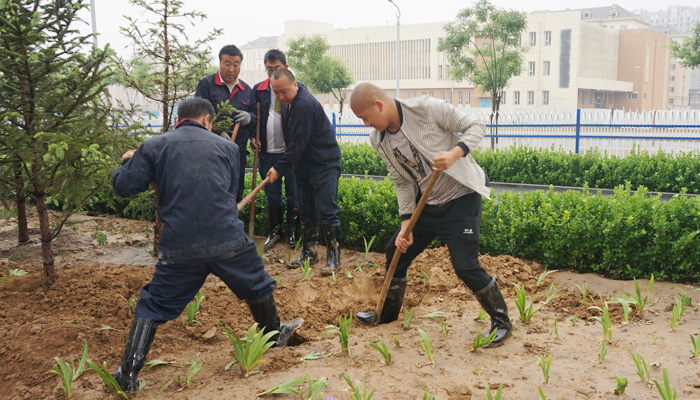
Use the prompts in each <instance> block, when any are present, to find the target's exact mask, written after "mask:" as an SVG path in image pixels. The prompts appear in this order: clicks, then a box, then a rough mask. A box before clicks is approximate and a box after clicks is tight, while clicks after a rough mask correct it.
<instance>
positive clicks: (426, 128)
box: [370, 96, 491, 216]
mask: <svg viewBox="0 0 700 400" xmlns="http://www.w3.org/2000/svg"><path fill="white" fill-rule="evenodd" d="M397 101H398V102H399V104H401V111H402V113H403V123H402V124H401V129H400V133H403V134H404V135H406V137H407V138H408V140H409V142H411V143H412V144H413V146H414V147H415V148H416V150H418V152H420V154H421V155H422V156H423V157H425V158H426V159H428V160H429V161H430V164H431V165H432V160H433V157H434V156H435V154H437V152H439V151H448V150H451V149H452V148H454V147H455V145H457V143H459V142H461V143H463V144H465V145H466V146H467V147H468V148H469V150H470V152H471V150H474V149H476V147H477V146H478V144H479V142H481V140H482V139H483V138H484V134H485V133H486V126H485V125H484V124H483V123H481V122H478V121H475V120H472V119H471V118H469V117H468V116H467V115H466V114H465V113H462V112H460V111H459V110H458V109H457V108H456V107H454V106H452V105H450V104H448V103H446V102H444V101H442V100H438V99H436V98H433V97H429V96H421V97H417V98H413V99H406V100H402V99H397ZM460 133H461V134H462V136H461V137H460ZM383 139H384V134H383V133H382V132H379V131H378V130H376V129H375V130H373V131H372V133H371V134H370V143H371V144H372V146H373V147H374V148H375V149H376V150H377V152H378V153H379V154H380V155H381V157H382V159H383V160H384V163H386V166H387V171H388V172H389V176H390V178H391V180H392V181H393V182H394V186H395V187H396V197H397V199H398V202H399V214H400V215H401V216H407V215H409V216H410V215H411V214H413V211H414V210H415V208H416V198H417V197H418V192H419V190H420V189H419V188H418V183H417V182H416V180H415V179H414V178H413V177H412V176H411V174H410V173H408V172H407V171H406V170H404V169H403V168H401V166H400V164H399V161H398V160H397V159H396V156H394V152H393V150H392V149H391V147H390V146H389V141H388V140H383ZM444 173H446V174H447V175H449V176H451V177H452V178H454V179H455V180H456V181H457V182H459V183H460V184H462V185H464V186H466V187H467V188H469V189H471V190H473V191H475V192H477V193H479V194H481V195H482V196H484V197H486V198H490V195H491V189H490V188H489V187H488V186H486V176H485V173H484V170H482V169H481V167H480V166H479V164H477V163H476V160H474V158H473V157H472V156H471V154H467V155H466V156H465V157H462V158H460V159H459V160H457V161H456V162H455V163H454V164H452V166H451V167H450V168H448V169H447V170H446V171H444Z"/></svg>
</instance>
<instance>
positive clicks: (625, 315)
mask: <svg viewBox="0 0 700 400" xmlns="http://www.w3.org/2000/svg"><path fill="white" fill-rule="evenodd" d="M615 302H616V303H620V305H621V306H622V320H623V321H624V322H627V323H629V322H630V314H631V313H632V307H630V301H629V300H625V299H617V300H616V301H615Z"/></svg>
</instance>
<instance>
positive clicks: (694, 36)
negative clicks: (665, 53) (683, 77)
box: [671, 22, 700, 68]
mask: <svg viewBox="0 0 700 400" xmlns="http://www.w3.org/2000/svg"><path fill="white" fill-rule="evenodd" d="M671 54H673V57H675V58H678V59H680V60H682V61H681V65H683V66H684V67H688V68H695V67H700V22H696V23H695V26H694V27H693V29H692V31H691V32H690V35H689V36H686V37H684V38H683V42H682V43H671Z"/></svg>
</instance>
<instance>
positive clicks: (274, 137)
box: [250, 49, 299, 248]
mask: <svg viewBox="0 0 700 400" xmlns="http://www.w3.org/2000/svg"><path fill="white" fill-rule="evenodd" d="M280 68H284V69H287V68H288V66H287V57H285V55H284V53H283V52H281V51H279V50H277V49H272V50H270V51H268V52H267V53H265V70H266V71H267V75H268V79H265V80H264V81H262V82H260V83H258V84H257V85H255V87H254V88H253V92H255V98H256V100H257V102H258V103H260V115H258V121H260V140H259V141H258V140H256V139H255V138H253V137H251V139H250V147H251V148H252V149H253V150H259V151H260V158H259V160H260V164H259V168H260V176H266V175H267V171H269V170H270V168H272V166H273V165H275V163H277V161H279V160H280V159H281V158H282V156H284V151H285V150H286V148H287V145H286V143H285V140H284V135H283V133H282V103H280V101H279V100H277V98H275V94H274V93H272V89H271V88H270V78H269V76H270V75H272V73H273V72H275V70H278V69H280ZM284 194H285V197H286V198H287V235H288V236H289V244H290V245H292V246H294V245H296V244H297V240H298V239H299V238H298V225H299V217H298V212H299V202H298V201H297V183H296V176H295V175H294V170H289V171H288V172H287V174H286V175H285V176H284ZM265 201H266V203H267V220H268V226H269V230H268V236H267V240H266V241H265V247H267V248H270V247H272V246H274V245H275V244H276V243H278V242H279V241H280V240H282V222H283V220H284V218H283V216H284V212H283V209H282V180H281V179H280V180H277V181H275V182H273V183H270V184H268V185H267V186H265Z"/></svg>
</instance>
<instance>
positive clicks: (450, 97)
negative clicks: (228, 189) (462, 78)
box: [447, 92, 452, 104]
mask: <svg viewBox="0 0 700 400" xmlns="http://www.w3.org/2000/svg"><path fill="white" fill-rule="evenodd" d="M447 102H448V103H450V104H452V92H447Z"/></svg>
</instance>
